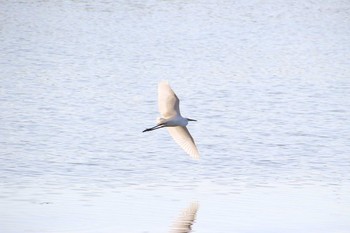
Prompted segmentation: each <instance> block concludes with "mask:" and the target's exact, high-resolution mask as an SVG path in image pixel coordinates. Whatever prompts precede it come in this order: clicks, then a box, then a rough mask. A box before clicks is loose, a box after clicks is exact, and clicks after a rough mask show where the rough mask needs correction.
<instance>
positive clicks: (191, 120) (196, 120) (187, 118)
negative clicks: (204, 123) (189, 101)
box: [187, 118, 197, 121]
mask: <svg viewBox="0 0 350 233" xmlns="http://www.w3.org/2000/svg"><path fill="white" fill-rule="evenodd" d="M187 120H188V121H197V120H195V119H190V118H187Z"/></svg>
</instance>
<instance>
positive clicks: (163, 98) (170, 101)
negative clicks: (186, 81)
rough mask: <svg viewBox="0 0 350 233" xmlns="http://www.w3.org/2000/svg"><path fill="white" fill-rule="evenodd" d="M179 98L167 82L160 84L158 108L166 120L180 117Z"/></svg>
mask: <svg viewBox="0 0 350 233" xmlns="http://www.w3.org/2000/svg"><path fill="white" fill-rule="evenodd" d="M179 103H180V101H179V98H177V96H176V94H175V93H174V91H173V90H172V89H171V87H170V86H169V83H168V82H167V81H161V82H160V83H159V84H158V107H159V112H160V114H161V115H162V117H164V118H170V117H173V116H176V115H180V108H179Z"/></svg>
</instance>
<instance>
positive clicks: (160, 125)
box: [142, 124, 165, 133]
mask: <svg viewBox="0 0 350 233" xmlns="http://www.w3.org/2000/svg"><path fill="white" fill-rule="evenodd" d="M163 127H165V124H159V125H156V126H154V127H152V128H148V129H145V130H144V131H142V133H144V132H148V131H152V130H155V129H160V128H163Z"/></svg>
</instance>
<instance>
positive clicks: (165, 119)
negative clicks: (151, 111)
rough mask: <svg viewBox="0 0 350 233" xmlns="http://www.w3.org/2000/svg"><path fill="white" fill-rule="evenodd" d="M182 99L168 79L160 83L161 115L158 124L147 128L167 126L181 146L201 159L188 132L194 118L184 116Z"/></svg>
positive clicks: (159, 103) (194, 156)
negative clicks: (188, 126) (181, 104)
mask: <svg viewBox="0 0 350 233" xmlns="http://www.w3.org/2000/svg"><path fill="white" fill-rule="evenodd" d="M179 104H180V100H179V98H177V96H176V94H175V93H174V91H173V90H172V89H171V87H170V86H169V83H168V82H167V81H161V82H160V83H159V84H158V108H159V112H160V115H161V117H158V118H157V125H156V126H154V127H152V128H148V129H145V130H144V131H142V132H148V131H152V130H155V129H160V128H163V127H166V128H167V129H168V131H169V133H170V135H171V136H172V137H173V139H174V140H175V142H176V143H177V144H179V145H180V146H181V148H182V149H184V150H185V151H186V153H187V154H189V155H190V156H191V157H192V158H194V159H199V152H198V149H197V147H196V144H195V142H194V140H193V138H192V136H191V134H190V133H189V132H188V130H187V128H186V125H187V124H188V122H189V121H196V120H194V119H190V118H185V117H182V116H181V114H180V107H179Z"/></svg>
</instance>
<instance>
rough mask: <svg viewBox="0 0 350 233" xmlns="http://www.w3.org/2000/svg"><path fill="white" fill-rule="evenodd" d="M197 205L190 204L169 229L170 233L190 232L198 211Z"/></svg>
mask: <svg viewBox="0 0 350 233" xmlns="http://www.w3.org/2000/svg"><path fill="white" fill-rule="evenodd" d="M198 207H199V205H198V203H191V205H190V206H189V207H188V208H187V209H185V210H184V212H183V213H182V214H181V215H180V217H179V218H178V219H177V221H176V222H175V223H174V225H173V227H172V228H171V233H189V232H191V226H192V224H193V222H194V220H195V219H196V214H197V211H198Z"/></svg>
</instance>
